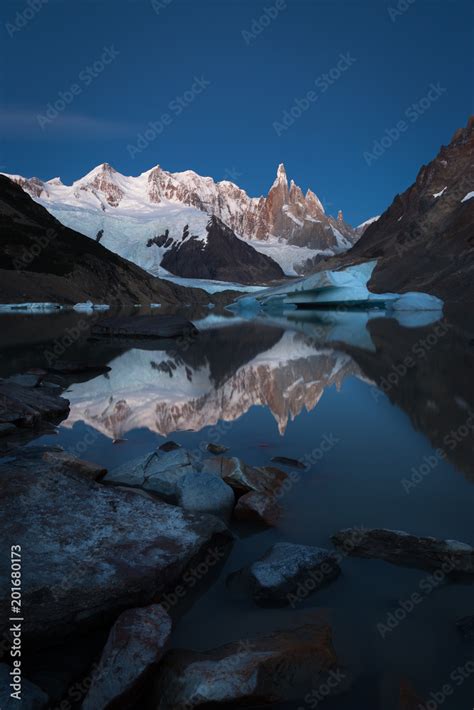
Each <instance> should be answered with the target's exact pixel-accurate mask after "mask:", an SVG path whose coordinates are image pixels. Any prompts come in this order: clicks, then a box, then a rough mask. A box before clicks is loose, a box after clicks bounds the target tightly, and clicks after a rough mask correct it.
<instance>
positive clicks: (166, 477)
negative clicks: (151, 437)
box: [104, 445, 194, 503]
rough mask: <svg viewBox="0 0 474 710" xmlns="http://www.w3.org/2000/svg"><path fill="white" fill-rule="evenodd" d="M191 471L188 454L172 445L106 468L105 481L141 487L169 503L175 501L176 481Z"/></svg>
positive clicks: (192, 467)
mask: <svg viewBox="0 0 474 710" xmlns="http://www.w3.org/2000/svg"><path fill="white" fill-rule="evenodd" d="M193 471H194V466H193V462H192V459H191V456H190V455H189V453H188V452H187V451H186V450H185V449H183V448H181V447H180V446H179V447H177V446H176V445H173V446H172V447H171V446H167V447H166V448H163V447H160V448H159V449H157V450H156V451H152V452H151V454H147V455H146V456H142V457H140V458H138V459H134V460H133V461H128V462H127V463H125V464H123V465H122V466H118V467H117V468H115V469H113V470H112V471H110V472H109V473H108V474H107V476H106V477H105V479H104V481H105V482H106V483H114V484H120V485H124V486H131V487H133V488H143V490H145V491H149V492H151V493H155V494H156V495H158V496H160V497H161V498H163V499H164V500H166V501H169V502H170V503H176V502H177V500H178V483H179V481H180V479H181V478H182V477H183V476H185V475H186V474H187V473H191V472H193Z"/></svg>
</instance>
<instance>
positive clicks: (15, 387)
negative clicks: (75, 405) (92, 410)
mask: <svg viewBox="0 0 474 710" xmlns="http://www.w3.org/2000/svg"><path fill="white" fill-rule="evenodd" d="M68 412H69V401H68V400H67V399H64V398H63V397H60V396H59V395H58V394H56V393H55V392H52V391H51V390H50V389H48V388H43V387H24V386H23V385H19V384H16V383H13V382H7V381H5V380H2V381H0V423H1V424H14V425H15V426H16V427H35V426H38V425H39V424H41V422H42V421H57V420H60V419H61V418H63V417H65V416H66V415H67V413H68Z"/></svg>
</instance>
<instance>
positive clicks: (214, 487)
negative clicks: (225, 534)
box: [177, 471, 235, 521]
mask: <svg viewBox="0 0 474 710" xmlns="http://www.w3.org/2000/svg"><path fill="white" fill-rule="evenodd" d="M177 488H178V503H179V505H180V506H181V507H182V508H184V509H185V510H189V511H192V512H193V513H211V514H212V515H217V517H218V518H222V520H224V521H228V520H229V518H230V516H231V514H232V510H233V508H234V505H235V496H234V491H233V490H232V488H231V487H230V486H228V485H227V483H224V481H223V480H222V479H221V478H219V477H218V476H215V475H214V474H212V473H204V472H202V471H191V472H190V473H186V474H185V475H184V476H183V477H182V478H181V479H180V480H179V482H178V486H177Z"/></svg>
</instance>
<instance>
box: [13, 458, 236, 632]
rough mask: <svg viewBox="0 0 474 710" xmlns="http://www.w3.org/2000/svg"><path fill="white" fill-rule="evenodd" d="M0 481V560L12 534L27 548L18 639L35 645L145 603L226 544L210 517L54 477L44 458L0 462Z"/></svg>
mask: <svg viewBox="0 0 474 710" xmlns="http://www.w3.org/2000/svg"><path fill="white" fill-rule="evenodd" d="M0 478H1V480H2V496H1V498H0V521H1V522H0V556H1V557H2V559H10V546H11V544H12V540H14V541H15V543H14V544H16V545H20V546H21V549H22V550H23V551H25V552H24V555H25V564H24V568H23V580H22V581H23V585H22V586H23V605H24V607H25V608H27V609H28V615H25V622H24V623H23V636H24V638H35V639H36V640H37V642H38V644H41V643H46V642H49V641H50V640H52V639H60V638H63V637H64V636H65V635H66V634H67V633H69V632H71V631H75V632H81V631H83V630H85V629H86V628H88V627H89V626H92V625H94V624H97V623H101V624H104V623H106V622H107V620H108V619H110V618H113V617H114V616H115V615H116V614H117V613H119V612H120V611H122V610H123V609H124V608H128V607H132V606H133V607H136V606H141V605H143V604H148V603H150V602H151V601H152V599H153V598H155V597H156V596H157V595H160V594H164V593H166V591H167V590H169V589H171V588H172V587H174V585H176V584H177V583H178V582H179V579H180V578H181V576H182V574H183V573H184V572H185V571H186V569H187V568H188V566H189V565H190V564H191V563H194V562H196V561H197V560H198V559H199V556H200V555H201V554H204V553H205V551H206V550H207V549H208V547H210V546H213V547H221V546H226V545H227V544H228V543H229V542H230V540H231V535H230V532H229V531H228V530H227V528H226V527H225V525H224V524H223V523H222V522H221V521H220V520H218V518H216V517H214V516H210V515H193V514H191V513H188V512H186V511H183V510H182V509H181V508H178V507H175V506H170V505H167V504H166V503H164V502H162V501H160V500H151V499H149V498H145V497H143V496H139V495H136V494H135V493H133V492H132V491H126V490H117V489H115V488H111V487H110V486H104V485H102V484H100V483H95V482H93V481H89V480H87V479H85V478H84V477H83V476H81V475H79V474H77V473H73V472H69V471H66V470H63V471H62V472H61V475H60V476H58V474H57V470H56V469H55V467H54V466H51V464H48V463H47V462H45V461H43V460H42V459H41V458H38V459H25V460H21V459H19V460H13V461H9V462H8V463H5V464H2V465H0ZM26 555H27V563H26ZM1 569H2V570H3V571H2V572H0V582H1V584H0V590H1V591H0V635H1V634H3V633H5V632H6V630H7V628H8V618H9V608H10V584H9V576H8V573H7V570H6V569H5V565H4V566H3V567H2V568H1Z"/></svg>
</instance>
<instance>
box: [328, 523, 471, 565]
mask: <svg viewBox="0 0 474 710" xmlns="http://www.w3.org/2000/svg"><path fill="white" fill-rule="evenodd" d="M332 541H333V542H334V544H335V545H337V546H338V547H345V549H346V550H347V554H350V555H354V556H356V557H368V558H375V559H380V560H385V561H386V562H391V563H392V564H396V565H406V566H407V567H419V568H421V569H426V570H438V569H441V570H442V571H443V572H444V573H445V574H446V575H447V576H456V575H457V574H474V548H472V547H471V546H470V545H466V543H464V542H458V541H457V540H437V539H436V538H434V537H418V536H416V535H410V534H409V533H407V532H402V531H399V530H387V529H385V528H378V529H377V528H375V529H372V530H364V531H363V532H361V530H360V529H359V528H347V529H345V530H340V531H339V532H337V533H336V534H335V535H333V537H332Z"/></svg>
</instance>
